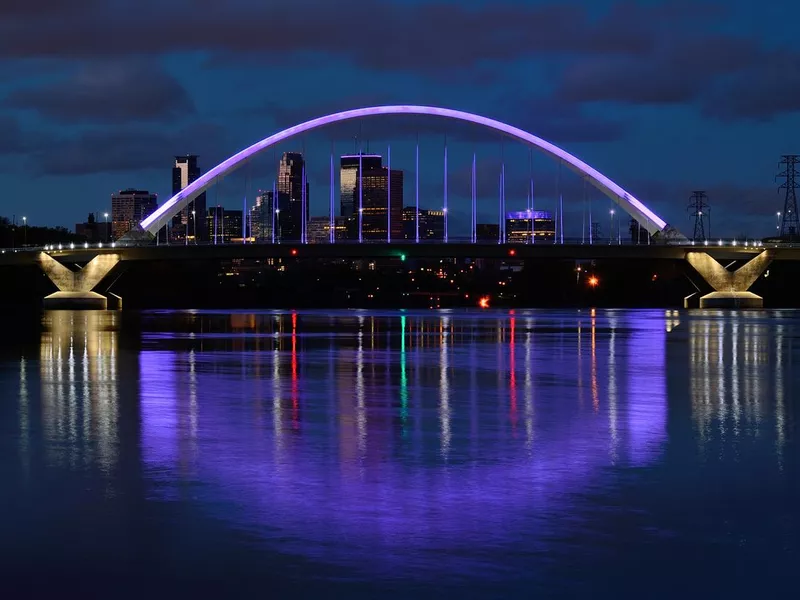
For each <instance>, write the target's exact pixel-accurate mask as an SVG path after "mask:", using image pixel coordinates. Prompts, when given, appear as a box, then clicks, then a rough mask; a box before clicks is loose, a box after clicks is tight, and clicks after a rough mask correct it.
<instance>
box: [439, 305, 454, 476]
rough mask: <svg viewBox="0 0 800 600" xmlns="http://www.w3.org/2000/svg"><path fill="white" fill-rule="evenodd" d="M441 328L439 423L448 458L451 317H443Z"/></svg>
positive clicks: (445, 454)
mask: <svg viewBox="0 0 800 600" xmlns="http://www.w3.org/2000/svg"><path fill="white" fill-rule="evenodd" d="M440 324H441V328H440V346H439V425H440V428H441V453H442V457H443V458H444V459H445V460H447V457H448V455H449V454H450V440H451V436H452V434H451V431H450V418H451V415H450V380H449V374H448V370H449V366H450V365H449V357H448V355H447V351H448V338H447V329H448V328H449V326H450V317H442V319H441V322H440Z"/></svg>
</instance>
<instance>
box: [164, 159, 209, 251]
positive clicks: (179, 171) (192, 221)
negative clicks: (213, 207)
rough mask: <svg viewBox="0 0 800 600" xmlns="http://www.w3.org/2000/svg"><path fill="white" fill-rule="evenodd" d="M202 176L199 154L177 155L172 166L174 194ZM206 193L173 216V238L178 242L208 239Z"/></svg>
mask: <svg viewBox="0 0 800 600" xmlns="http://www.w3.org/2000/svg"><path fill="white" fill-rule="evenodd" d="M198 177H200V167H198V166H197V156H196V155H194V154H187V155H186V156H176V157H175V165H174V166H173V167H172V195H173V196H174V195H175V194H177V193H178V192H180V191H181V190H182V189H183V188H185V187H186V186H187V185H189V184H190V183H192V182H194V180H195V179H197V178H198ZM205 214H206V193H205V192H203V193H202V194H200V195H199V196H198V197H197V198H195V199H194V200H192V201H191V202H189V204H187V205H186V206H185V207H184V208H183V209H182V210H181V211H180V212H179V213H178V214H177V215H175V216H174V217H173V218H172V233H171V234H170V236H171V239H172V240H173V241H177V242H185V241H186V236H188V237H189V241H193V240H195V239H196V240H198V241H207V240H208V236H207V235H206V228H205V225H206V219H205V218H204V216H205Z"/></svg>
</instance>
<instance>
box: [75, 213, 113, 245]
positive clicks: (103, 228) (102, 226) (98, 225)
mask: <svg viewBox="0 0 800 600" xmlns="http://www.w3.org/2000/svg"><path fill="white" fill-rule="evenodd" d="M107 214H108V213H106V215H107ZM75 234H76V235H80V236H83V237H85V238H86V241H87V242H89V243H94V242H110V241H111V222H110V221H108V220H103V221H99V222H98V221H97V219H95V216H94V213H89V216H88V218H87V219H86V222H85V223H76V224H75Z"/></svg>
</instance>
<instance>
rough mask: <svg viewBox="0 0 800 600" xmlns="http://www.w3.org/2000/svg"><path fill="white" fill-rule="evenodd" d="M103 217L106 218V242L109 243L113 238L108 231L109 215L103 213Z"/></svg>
mask: <svg viewBox="0 0 800 600" xmlns="http://www.w3.org/2000/svg"><path fill="white" fill-rule="evenodd" d="M103 216H104V217H105V218H106V241H108V240H109V238H110V237H111V235H110V233H109V231H108V213H103Z"/></svg>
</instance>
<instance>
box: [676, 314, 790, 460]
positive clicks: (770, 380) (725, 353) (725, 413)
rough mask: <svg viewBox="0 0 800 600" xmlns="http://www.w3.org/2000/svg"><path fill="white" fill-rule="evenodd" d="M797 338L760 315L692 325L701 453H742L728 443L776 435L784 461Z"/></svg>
mask: <svg viewBox="0 0 800 600" xmlns="http://www.w3.org/2000/svg"><path fill="white" fill-rule="evenodd" d="M791 335H793V333H792V331H791V330H789V329H787V326H786V324H784V323H775V322H774V321H772V320H770V319H768V318H765V317H764V316H763V315H759V314H758V313H742V314H740V315H739V316H738V317H737V318H734V319H732V318H730V316H729V315H726V314H725V313H708V314H707V316H705V317H704V318H694V319H692V320H690V321H689V356H688V358H689V373H690V394H691V399H692V414H693V418H694V427H695V429H696V431H697V432H698V444H699V445H700V449H701V451H702V450H703V449H704V448H707V447H709V446H714V447H717V446H718V447H719V451H720V452H723V453H724V452H725V451H726V449H731V450H733V451H734V452H737V453H738V452H739V451H740V449H739V448H738V447H736V446H728V445H726V444H725V442H726V440H728V439H732V440H741V439H742V438H750V439H756V438H761V437H763V436H764V435H770V434H771V433H773V431H774V435H775V445H776V450H777V456H778V457H781V456H782V453H783V446H784V444H785V441H786V431H785V429H786V414H785V410H786V407H785V389H786V385H787V384H786V381H785V380H786V368H785V364H786V361H787V360H789V361H791V357H792V354H791V352H790V350H791V344H787V338H789V339H791V338H790V336H791ZM773 421H774V428H773V425H772V422H773ZM768 428H772V429H773V431H767V429H768Z"/></svg>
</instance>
